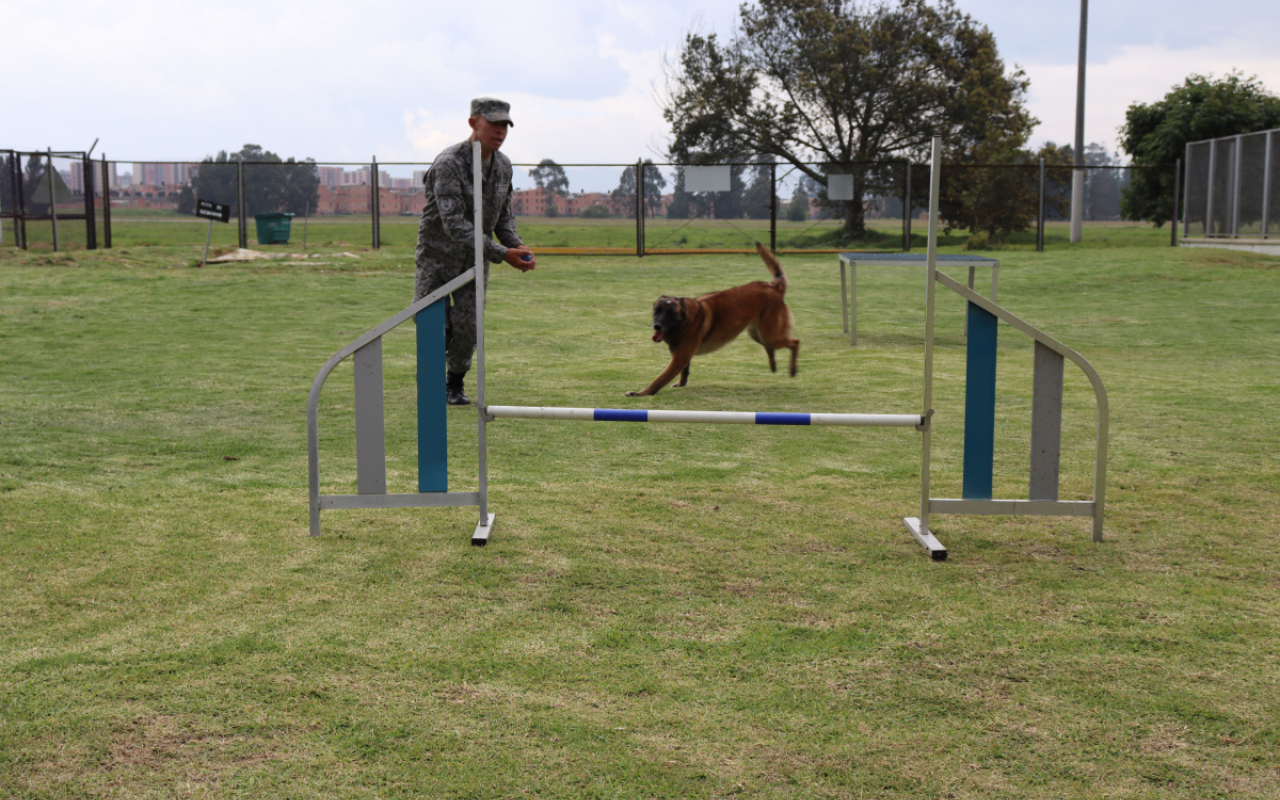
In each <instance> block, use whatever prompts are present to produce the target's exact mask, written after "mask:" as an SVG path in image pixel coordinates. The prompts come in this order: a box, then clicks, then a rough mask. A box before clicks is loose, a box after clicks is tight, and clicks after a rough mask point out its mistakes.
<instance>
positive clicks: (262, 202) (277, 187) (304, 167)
mask: <svg viewBox="0 0 1280 800" xmlns="http://www.w3.org/2000/svg"><path fill="white" fill-rule="evenodd" d="M239 161H243V162H244V164H245V175H244V202H245V206H246V211H247V212H248V213H250V214H263V213H268V212H278V211H284V212H290V213H293V214H310V213H314V212H315V210H316V205H317V204H318V203H319V201H320V176H319V174H318V173H317V172H316V165H315V162H314V161H312V160H311V159H306V160H305V161H295V160H294V159H292V158H290V159H289V160H287V161H285V160H282V159H281V158H280V156H278V155H276V154H275V153H273V152H271V151H270V150H264V149H263V148H262V147H261V146H259V145H256V144H246V145H245V146H244V147H242V148H240V151H239V152H238V153H231V154H228V153H227V152H226V151H225V150H221V151H219V152H218V155H217V156H216V157H209V158H205V159H204V160H203V161H201V162H200V166H198V167H197V168H196V170H195V174H194V175H192V177H191V183H190V184H189V185H187V186H184V187H182V191H181V192H180V193H179V195H178V210H179V211H180V212H183V213H186V214H193V213H195V208H196V198H200V199H202V200H212V201H214V202H217V203H224V204H226V205H229V206H231V207H232V213H233V214H238V213H239V209H238V208H237V192H236V162H239Z"/></svg>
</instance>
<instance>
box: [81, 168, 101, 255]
mask: <svg viewBox="0 0 1280 800" xmlns="http://www.w3.org/2000/svg"><path fill="white" fill-rule="evenodd" d="M80 170H81V171H82V172H83V173H84V249H86V250H97V249H98V214H97V211H96V210H95V209H94V204H93V162H92V161H91V160H89V154H88V153H85V154H84V156H83V157H82V158H81V159H80Z"/></svg>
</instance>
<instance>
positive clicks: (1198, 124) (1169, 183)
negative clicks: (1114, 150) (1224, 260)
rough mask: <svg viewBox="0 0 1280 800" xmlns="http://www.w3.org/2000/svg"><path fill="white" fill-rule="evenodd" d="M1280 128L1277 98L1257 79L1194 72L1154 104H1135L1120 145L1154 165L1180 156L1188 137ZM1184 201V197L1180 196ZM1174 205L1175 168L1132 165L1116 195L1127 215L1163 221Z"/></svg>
mask: <svg viewBox="0 0 1280 800" xmlns="http://www.w3.org/2000/svg"><path fill="white" fill-rule="evenodd" d="M1268 128H1280V97H1276V96H1275V95H1274V94H1272V93H1270V92H1268V91H1267V90H1266V89H1265V88H1264V87H1263V85H1262V84H1261V83H1260V82H1259V81H1258V78H1257V77H1256V76H1255V77H1252V78H1245V77H1244V76H1242V75H1240V74H1239V73H1236V72H1232V73H1231V74H1230V75H1227V76H1226V77H1225V78H1222V79H1221V80H1218V81H1214V80H1213V79H1212V78H1211V77H1205V76H1203V75H1192V76H1190V77H1189V78H1187V79H1186V80H1185V81H1184V82H1183V83H1182V85H1181V86H1175V87H1173V88H1172V89H1171V90H1170V91H1169V93H1168V94H1166V95H1165V96H1164V98H1163V99H1161V100H1157V101H1156V102H1154V103H1151V104H1146V103H1134V104H1133V105H1131V106H1129V110H1128V111H1126V112H1125V123H1124V125H1122V126H1121V127H1120V137H1121V138H1120V147H1121V148H1123V149H1124V151H1125V153H1127V154H1128V155H1129V158H1130V164H1132V165H1133V166H1135V167H1158V166H1169V165H1172V164H1174V163H1175V162H1176V161H1177V160H1178V159H1180V158H1184V157H1185V154H1186V146H1187V142H1195V141H1199V140H1201V139H1216V138H1217V137H1219V136H1234V135H1236V134H1240V133H1252V132H1254V131H1261V130H1266V129H1268ZM1178 202H1179V203H1181V202H1182V198H1178ZM1172 207H1173V173H1172V171H1171V170H1167V169H1136V170H1133V174H1132V175H1131V179H1130V182H1129V185H1128V186H1126V187H1125V188H1124V192H1123V194H1122V195H1121V197H1120V208H1121V212H1122V214H1123V215H1124V217H1125V218H1126V219H1134V220H1137V219H1145V220H1150V221H1151V222H1152V223H1153V224H1154V225H1155V226H1156V227H1160V226H1162V225H1164V222H1165V220H1167V219H1169V217H1170V214H1171V213H1172Z"/></svg>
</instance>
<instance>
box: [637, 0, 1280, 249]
mask: <svg viewBox="0 0 1280 800" xmlns="http://www.w3.org/2000/svg"><path fill="white" fill-rule="evenodd" d="M663 71H664V85H663V87H662V88H661V90H660V101H659V102H660V105H661V108H662V113H663V116H664V118H665V119H666V121H667V122H668V123H669V124H670V126H671V138H670V144H669V147H668V157H669V158H670V159H671V160H672V161H674V162H678V163H687V164H725V163H735V162H736V163H744V162H758V161H761V160H765V159H768V160H770V161H775V162H776V163H777V164H780V165H787V166H788V167H789V168H791V169H793V170H796V171H798V172H800V173H801V174H802V175H803V176H804V178H805V179H807V183H802V186H801V188H802V190H803V191H805V192H806V193H808V195H809V196H815V195H816V198H817V202H818V203H819V204H820V205H821V206H822V207H823V208H825V209H829V210H831V211H833V212H838V213H840V214H841V215H842V217H843V219H844V223H845V224H844V229H843V231H842V233H841V238H842V239H843V240H845V241H850V240H856V239H865V238H870V237H873V236H874V235H875V234H874V232H872V231H869V230H868V228H867V226H866V216H865V210H864V202H863V200H864V199H865V198H868V197H893V198H896V199H897V201H898V203H899V205H898V209H899V210H900V209H901V202H903V199H904V195H905V191H904V189H905V188H906V187H905V186H904V185H903V180H902V178H901V177H900V175H899V174H898V173H896V172H895V170H894V169H893V168H892V167H891V166H889V165H890V164H891V163H892V162H898V163H899V164H901V163H903V162H906V161H908V160H910V161H912V162H914V163H925V162H927V161H928V158H929V150H930V146H931V140H932V138H933V136H935V135H940V136H942V138H943V147H944V151H943V162H944V165H945V166H944V170H943V180H942V189H941V197H940V214H941V217H942V220H943V222H944V225H945V226H947V227H948V228H951V229H954V228H962V229H968V230H970V231H973V232H984V233H987V234H988V235H989V236H991V237H993V238H998V237H999V236H1002V235H1004V234H1007V233H1010V232H1013V231H1017V230H1025V229H1026V228H1028V227H1030V225H1032V224H1033V223H1034V221H1035V218H1036V216H1037V210H1038V203H1037V202H1036V200H1037V198H1038V193H1039V180H1038V178H1039V176H1038V170H1036V169H1035V168H1036V167H1037V166H1038V164H1039V162H1040V159H1044V162H1045V164H1046V166H1047V168H1048V171H1049V174H1048V178H1049V181H1050V184H1051V186H1052V190H1051V191H1050V192H1048V194H1049V196H1048V197H1047V198H1046V202H1047V206H1048V208H1047V209H1046V212H1047V214H1048V215H1049V216H1050V217H1051V218H1052V217H1054V216H1059V217H1061V216H1066V215H1067V214H1069V212H1070V209H1069V202H1070V197H1069V188H1068V189H1067V190H1066V192H1067V194H1066V195H1065V196H1064V195H1063V192H1062V185H1063V184H1065V185H1067V186H1069V184H1070V170H1069V168H1070V165H1071V161H1072V159H1071V157H1072V155H1073V154H1072V152H1071V148H1070V147H1069V146H1058V145H1056V144H1054V143H1049V144H1047V145H1045V146H1044V147H1042V148H1040V149H1039V150H1032V149H1030V148H1028V147H1027V143H1028V141H1029V139H1030V136H1031V132H1032V130H1033V129H1034V127H1035V126H1036V125H1037V124H1038V123H1039V120H1037V119H1035V118H1034V117H1033V116H1032V115H1031V114H1030V113H1029V112H1028V111H1027V108H1026V96H1027V90H1028V87H1029V85H1030V82H1029V80H1028V78H1027V76H1026V75H1025V73H1023V72H1022V70H1020V69H1017V68H1014V69H1008V68H1006V66H1005V64H1004V62H1003V60H1002V59H1001V57H1000V54H999V51H998V48H997V46H996V41H995V37H994V35H993V34H992V33H991V31H990V30H989V29H988V28H987V27H986V26H984V25H982V24H981V23H979V22H977V21H976V20H974V19H973V18H972V17H970V16H969V15H968V14H966V13H964V12H962V11H960V10H959V8H958V7H957V6H956V4H955V2H954V1H953V0H934V2H928V1H927V0H890V2H878V3H877V2H871V3H867V2H865V0H757V2H755V3H754V4H753V3H745V4H743V5H742V6H741V8H740V12H739V21H738V26H737V30H736V32H735V33H734V34H733V35H732V36H731V37H729V38H728V39H723V38H721V37H720V36H719V35H717V34H716V33H704V32H702V31H700V30H693V31H690V32H689V33H687V34H686V35H685V37H684V39H683V41H682V42H681V45H680V46H679V48H678V50H677V51H676V52H675V54H674V55H673V56H671V57H669V58H668V59H667V60H666V61H665V63H664V70H663ZM1277 126H1280V99H1278V98H1276V97H1275V96H1274V95H1272V94H1271V93H1269V92H1267V91H1266V90H1265V89H1264V88H1263V87H1262V86H1261V84H1259V83H1258V81H1257V79H1256V78H1252V79H1246V78H1244V77H1243V76H1240V75H1238V74H1235V73H1232V74H1231V75H1229V76H1227V77H1226V78H1224V79H1221V80H1219V81H1214V80H1212V79H1211V78H1205V77H1203V76H1196V75H1193V76H1191V77H1189V78H1188V79H1187V81H1186V83H1185V84H1184V85H1183V86H1180V87H1175V88H1174V89H1173V91H1171V92H1170V93H1169V94H1168V95H1166V97H1165V98H1164V99H1163V100H1161V101H1159V102H1157V103H1153V104H1150V105H1146V104H1142V103H1135V104H1133V105H1132V106H1131V107H1130V108H1129V110H1128V113H1127V115H1126V124H1125V126H1124V128H1123V129H1122V131H1121V133H1122V142H1121V146H1122V148H1123V149H1124V151H1125V152H1126V153H1127V154H1128V155H1129V157H1130V165H1132V166H1135V167H1158V169H1140V170H1133V171H1125V172H1122V171H1119V170H1092V171H1090V172H1089V173H1088V180H1089V182H1090V186H1089V187H1088V188H1089V196H1090V203H1091V205H1092V206H1094V208H1093V209H1089V208H1086V209H1085V211H1086V216H1093V217H1097V216H1109V215H1110V214H1112V213H1115V214H1116V215H1119V216H1123V217H1124V218H1127V219H1134V220H1149V221H1151V222H1152V223H1154V224H1156V225H1161V224H1163V222H1164V221H1165V220H1167V219H1168V218H1169V216H1170V213H1171V209H1172V203H1173V197H1172V192H1173V186H1172V184H1173V170H1172V169H1170V167H1171V166H1172V165H1173V164H1174V162H1175V161H1176V160H1177V159H1178V158H1181V157H1182V153H1183V147H1184V146H1185V144H1186V143H1187V142H1188V141H1193V140H1196V139H1205V138H1213V137H1217V136H1225V135H1232V134H1235V133H1244V132H1249V131H1255V130H1263V129H1266V128H1268V127H1277ZM1084 155H1085V159H1086V164H1089V165H1092V166H1113V165H1115V164H1116V163H1118V159H1116V158H1113V157H1112V156H1110V155H1108V154H1106V152H1105V150H1103V149H1102V148H1101V147H1100V146H1097V145H1091V146H1090V147H1089V148H1086V152H1085V154H1084ZM978 165H991V166H988V167H984V168H979V166H978ZM833 174H850V175H852V178H853V183H854V193H853V196H854V197H855V198H857V200H855V201H850V202H844V201H833V200H831V199H830V198H829V197H828V195H827V186H828V183H829V178H830V176H831V175H833ZM1064 176H1065V178H1064ZM734 180H735V191H734V192H731V193H730V194H731V195H739V192H738V189H737V187H738V182H739V181H740V182H741V185H742V187H743V188H742V194H745V193H746V192H747V191H748V187H750V186H752V185H756V184H758V183H759V177H758V175H756V176H752V175H751V174H750V173H748V172H746V171H739V172H735V177H734ZM681 189H682V186H681V181H680V178H679V176H677V180H676V194H677V202H676V203H673V206H676V205H678V204H679V203H680V201H681V198H680V192H681ZM910 194H911V196H912V198H913V199H921V200H922V199H923V198H927V197H928V174H927V170H914V171H913V172H912V182H911V187H910ZM715 202H716V203H723V204H725V205H726V206H727V207H726V208H725V210H726V211H734V210H738V211H742V212H744V213H753V212H754V213H759V204H748V205H747V207H746V208H743V209H734V208H732V204H733V203H734V202H735V201H734V200H731V199H717V200H716V201H715ZM1064 204H1065V205H1064ZM800 208H802V207H801V206H799V205H798V204H797V203H795V202H793V203H792V204H791V207H789V208H788V213H792V211H793V209H796V210H795V212H794V213H795V214H796V215H798V214H799V209H800ZM1104 209H1105V210H1104ZM719 210H720V209H719V208H718V207H717V208H716V211H717V212H718V211H719ZM727 215H728V214H727Z"/></svg>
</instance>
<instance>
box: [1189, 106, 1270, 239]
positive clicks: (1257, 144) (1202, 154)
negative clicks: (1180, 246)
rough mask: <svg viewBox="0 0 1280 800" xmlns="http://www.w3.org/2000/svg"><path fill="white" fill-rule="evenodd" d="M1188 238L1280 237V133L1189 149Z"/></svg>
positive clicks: (1211, 141)
mask: <svg viewBox="0 0 1280 800" xmlns="http://www.w3.org/2000/svg"><path fill="white" fill-rule="evenodd" d="M1183 204H1184V209H1185V210H1184V215H1183V223H1182V224H1183V229H1182V233H1183V236H1187V237H1204V238H1207V239H1241V238H1250V239H1273V238H1276V237H1277V236H1280V129H1275V130H1269V131H1259V132H1257V133H1248V134H1243V135H1240V136H1226V137H1223V138H1220V139H1206V140H1204V141H1199V142H1190V143H1188V144H1187V182H1186V188H1185V193H1184V195H1183Z"/></svg>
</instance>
